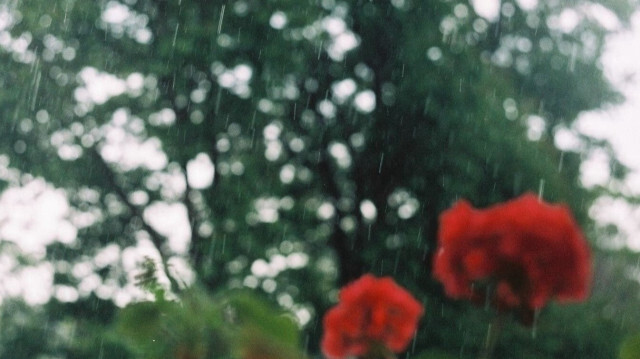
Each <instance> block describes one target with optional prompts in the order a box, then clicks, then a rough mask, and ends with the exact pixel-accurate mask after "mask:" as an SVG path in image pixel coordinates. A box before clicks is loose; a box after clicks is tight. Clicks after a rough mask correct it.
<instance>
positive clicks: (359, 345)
mask: <svg viewBox="0 0 640 359" xmlns="http://www.w3.org/2000/svg"><path fill="white" fill-rule="evenodd" d="M422 312H423V307H422V305H421V304H420V303H419V302H418V301H417V300H416V299H415V298H413V296H411V294H409V292H407V291H406V290H405V289H403V288H402V287H400V286H399V285H397V284H396V283H395V282H394V281H393V279H391V278H389V277H384V278H376V277H374V276H372V275H370V274H367V275H364V276H362V277H361V278H360V279H358V280H356V281H355V282H353V283H351V284H349V285H347V286H345V287H343V288H342V290H341V291H340V302H339V303H338V305H336V306H335V307H333V308H332V309H331V310H329V311H328V312H327V314H326V315H325V317H324V336H323V338H322V351H323V352H324V354H325V355H326V356H328V357H330V358H345V357H348V356H362V355H365V354H367V353H369V351H370V350H373V349H375V348H379V347H381V346H384V347H386V348H387V349H389V350H391V351H393V352H401V351H403V350H404V349H405V348H406V346H407V345H408V344H409V342H410V341H411V338H412V337H413V335H414V333H415V330H416V325H417V323H418V319H419V318H420V316H422Z"/></svg>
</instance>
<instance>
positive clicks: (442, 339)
mask: <svg viewBox="0 0 640 359" xmlns="http://www.w3.org/2000/svg"><path fill="white" fill-rule="evenodd" d="M638 6H639V4H638V2H637V1H635V0H603V1H597V2H592V1H581V0H571V1H558V0H547V1H544V0H514V1H507V0H473V1H471V2H469V1H456V0H433V1H422V0H344V1H340V0H269V1H266V0H265V1H259V0H228V1H219V0H209V1H204V0H200V1H197V0H122V1H116V0H110V1H105V0H99V1H77V0H32V1H16V0H2V1H0V88H1V90H0V116H1V117H0V190H1V194H0V301H1V304H0V358H13V359H18V358H40V359H45V358H48V359H52V358H93V357H97V358H105V359H106V358H133V357H134V356H133V354H132V353H131V352H129V351H128V350H127V349H126V347H125V346H124V345H123V344H122V343H120V342H119V340H118V338H116V337H114V336H113V334H112V332H111V329H110V328H111V326H112V322H113V320H114V316H115V313H117V311H118V308H120V307H123V306H126V305H127V304H129V303H131V302H135V301H139V300H145V299H149V298H150V294H148V293H147V292H146V291H145V290H143V289H142V288H140V286H139V285H138V284H137V282H138V280H137V279H136V276H137V275H139V274H140V270H141V269H140V268H141V265H143V263H145V260H146V258H149V259H151V260H153V261H154V262H155V263H156V268H157V270H158V273H157V276H158V278H159V279H158V280H159V281H160V283H161V284H162V285H163V286H165V288H166V290H167V291H169V292H173V293H177V292H179V291H180V290H181V289H183V288H186V287H188V286H191V285H196V284H197V285H200V286H202V287H204V288H206V289H207V290H208V291H211V292H212V293H214V292H219V291H224V290H227V289H233V288H249V289H252V290H254V291H255V292H256V293H259V296H261V297H263V298H266V300H267V301H269V302H271V303H272V304H273V305H275V306H279V307H281V308H282V309H284V310H286V311H288V312H289V313H291V315H292V317H293V318H295V320H296V322H297V324H298V326H299V328H300V329H301V330H302V333H303V335H302V338H303V340H302V343H301V346H302V347H303V348H305V350H307V351H308V352H309V353H311V355H312V356H314V355H317V356H318V357H319V354H317V353H318V352H319V349H318V342H319V339H320V337H321V332H322V329H321V328H322V326H321V325H320V323H321V319H322V314H323V313H324V312H325V311H326V309H327V308H328V307H329V306H331V305H332V304H333V303H334V302H335V300H336V295H337V291H338V288H339V287H340V286H342V285H344V284H345V283H348V282H349V281H351V280H353V279H355V278H357V277H359V276H360V275H361V274H363V273H366V272H369V273H374V274H376V275H378V276H381V275H388V276H393V277H394V278H395V279H396V280H397V281H398V282H399V283H400V284H401V285H403V286H405V287H406V288H408V289H409V290H410V291H411V292H412V293H413V294H414V295H415V296H416V297H417V298H418V299H419V300H421V301H423V303H424V305H425V308H426V314H425V317H424V319H423V320H422V323H421V326H420V329H419V331H418V333H417V336H416V339H415V342H414V343H413V345H412V346H411V347H410V349H409V352H408V353H407V354H406V355H405V356H403V357H407V358H408V357H411V356H412V355H413V354H414V353H418V352H420V351H423V350H427V349H428V350H432V349H437V350H438V351H439V352H441V353H444V354H447V355H449V356H450V357H453V358H472V357H474V356H475V355H476V353H477V352H478V348H479V347H481V346H482V344H483V341H484V338H485V334H486V328H487V323H488V322H489V321H490V318H491V316H492V313H490V312H486V311H483V310H479V309H478V308H475V307H473V306H471V305H470V304H467V303H462V302H457V301H451V300H449V299H447V298H445V296H444V294H443V291H442V288H441V286H440V285H439V284H438V283H436V282H435V281H434V280H433V279H432V277H431V260H432V256H433V249H434V247H435V240H436V233H437V229H438V215H439V213H440V212H441V211H443V210H444V209H446V208H448V207H449V206H450V205H451V204H452V203H453V202H454V201H456V200H458V199H460V198H466V199H468V200H469V201H470V202H472V203H473V204H474V205H475V206H477V207H484V206H488V205H491V204H494V203H497V202H501V201H504V200H507V199H510V198H513V197H515V196H518V195H520V194H522V193H525V192H534V193H537V194H538V195H539V196H541V197H542V198H544V199H545V200H547V201H550V202H563V203H566V204H568V205H569V206H570V207H571V209H572V211H573V213H574V214H575V216H576V218H577V219H578V220H579V222H580V224H581V226H582V228H583V230H584V232H585V234H586V236H587V237H588V240H589V242H590V244H591V247H592V249H593V262H594V278H593V284H592V296H591V298H590V299H589V300H588V301H587V302H585V303H581V304H576V305H569V306H556V305H551V306H549V307H548V308H545V309H544V310H543V311H542V312H541V313H540V315H539V317H538V320H537V322H536V324H535V325H534V327H533V328H524V327H521V326H518V325H517V324H510V325H508V326H507V328H506V332H505V334H504V335H503V338H502V339H501V341H500V343H499V347H498V348H497V352H496V353H497V354H496V357H501V358H516V357H517V358H598V359H601V358H615V357H617V355H618V350H619V349H618V348H619V346H620V343H621V342H622V341H623V340H624V339H625V338H626V337H627V336H628V335H631V334H633V333H636V332H638V331H640V310H638V308H640V287H639V285H638V284H639V283H638V280H639V276H640V255H639V254H638V253H637V250H640V207H638V203H639V202H640V156H639V155H638V153H640V147H638V136H639V134H640V121H638V119H639V118H640V11H639V10H640V8H639V7H638ZM523 215H526V214H523Z"/></svg>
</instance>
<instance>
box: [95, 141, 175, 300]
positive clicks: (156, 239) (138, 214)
mask: <svg viewBox="0 0 640 359" xmlns="http://www.w3.org/2000/svg"><path fill="white" fill-rule="evenodd" d="M88 152H89V153H90V155H91V156H92V157H93V158H94V163H95V164H96V165H97V166H98V169H99V170H100V171H101V172H102V173H103V174H104V176H105V179H106V180H107V182H108V183H109V185H110V186H111V189H112V190H113V191H114V192H115V194H116V195H117V196H118V198H119V199H120V201H122V203H124V205H125V206H127V208H128V209H129V211H130V212H131V214H132V219H133V218H138V219H139V220H140V223H142V229H144V230H145V232H147V233H148V234H149V236H150V237H151V238H150V239H151V243H153V245H154V246H155V248H156V250H157V251H158V253H159V254H160V260H161V261H162V269H163V272H164V274H165V275H166V276H167V278H168V279H169V282H170V283H171V290H172V291H173V292H176V293H177V292H179V291H180V286H179V285H178V281H177V280H176V279H175V278H174V277H173V275H172V274H171V273H169V266H168V263H167V258H168V257H170V255H171V253H170V252H169V251H168V250H166V249H165V248H164V244H165V243H166V237H165V236H163V235H162V234H160V233H158V231H156V230H155V229H154V228H153V227H151V225H150V224H149V223H147V222H146V221H145V220H144V216H143V210H142V209H141V208H139V207H137V206H136V205H134V204H133V203H131V201H130V200H129V196H128V195H127V193H126V192H125V190H124V188H122V186H121V185H120V184H119V183H118V181H117V178H116V173H115V171H114V170H113V169H111V167H109V165H108V164H107V163H106V162H105V160H104V158H102V155H100V154H99V153H98V151H97V150H96V149H95V148H91V149H89V150H88Z"/></svg>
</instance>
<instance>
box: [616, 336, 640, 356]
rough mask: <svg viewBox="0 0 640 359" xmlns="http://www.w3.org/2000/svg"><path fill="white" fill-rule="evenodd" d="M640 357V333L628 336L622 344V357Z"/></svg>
mask: <svg viewBox="0 0 640 359" xmlns="http://www.w3.org/2000/svg"><path fill="white" fill-rule="evenodd" d="M638 358H640V333H638V334H635V335H633V336H630V337H628V338H627V339H625V340H624V342H622V345H621V346H620V359H638Z"/></svg>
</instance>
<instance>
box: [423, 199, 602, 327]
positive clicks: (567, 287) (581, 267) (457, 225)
mask: <svg viewBox="0 0 640 359" xmlns="http://www.w3.org/2000/svg"><path fill="white" fill-rule="evenodd" d="M590 266H591V261H590V254H589V248H588V246H587V243H586V241H585V240H584V238H583V235H582V233H581V231H580V229H579V228H578V226H577V225H576V222H575V220H574V219H573V217H572V215H571V213H570V211H569V209H568V208H567V207H566V206H564V205H550V204H548V203H544V202H542V201H541V200H539V199H538V198H537V197H536V196H535V195H533V194H525V195H523V196H522V197H520V198H518V199H515V200H512V201H509V202H506V203H503V204H499V205H495V206H493V207H490V208H487V209H485V210H476V209H474V208H472V207H471V206H470V205H469V203H467V202H466V201H459V202H458V203H456V204H455V205H454V206H453V207H452V208H451V209H449V210H447V211H445V212H444V213H442V215H441V216H440V229H439V233H438V251H437V253H436V257H435V262H434V275H435V277H436V278H437V279H438V280H439V281H440V282H442V284H444V289H445V291H446V293H447V294H448V295H449V296H451V297H453V298H467V299H471V300H474V301H478V302H483V301H485V300H486V299H487V298H488V299H489V300H491V303H492V304H493V305H494V306H495V307H497V308H498V309H499V310H507V309H517V310H520V311H521V313H522V314H525V315H528V314H530V312H531V311H533V310H536V309H540V308H542V307H543V306H544V305H545V304H546V303H547V302H548V301H549V300H550V299H557V300H558V301H561V302H565V301H578V300H584V299H585V298H586V297H587V295H588V291H589V281H590V277H591V269H590ZM528 312H529V313H528Z"/></svg>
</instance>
